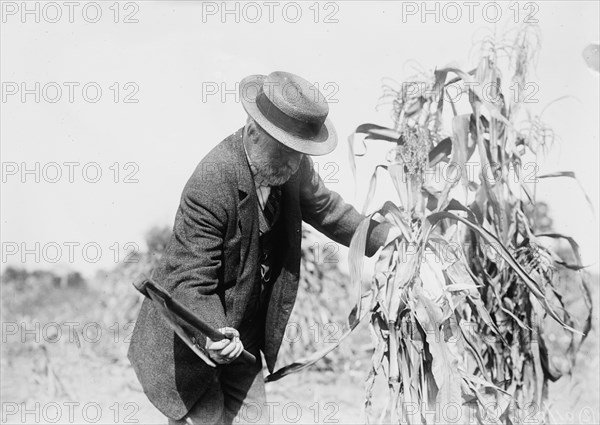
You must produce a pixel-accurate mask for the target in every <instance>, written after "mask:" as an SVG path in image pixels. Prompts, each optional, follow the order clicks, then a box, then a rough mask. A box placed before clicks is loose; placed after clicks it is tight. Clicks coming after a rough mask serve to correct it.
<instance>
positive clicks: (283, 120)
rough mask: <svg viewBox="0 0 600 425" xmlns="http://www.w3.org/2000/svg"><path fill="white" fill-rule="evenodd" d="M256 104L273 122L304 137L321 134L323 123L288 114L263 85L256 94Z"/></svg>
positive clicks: (289, 131)
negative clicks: (302, 119)
mask: <svg viewBox="0 0 600 425" xmlns="http://www.w3.org/2000/svg"><path fill="white" fill-rule="evenodd" d="M256 106H258V109H259V110H260V112H261V113H262V114H263V115H264V116H265V118H267V119H268V120H269V121H270V122H271V123H272V124H274V125H276V126H277V127H279V128H280V129H282V130H284V131H286V132H288V133H290V134H293V135H294V136H297V137H301V138H303V139H312V138H314V137H316V136H317V135H318V134H319V131H320V130H321V126H322V125H323V123H319V122H305V121H301V120H299V119H296V118H294V117H291V116H289V115H287V114H286V113H285V112H283V111H282V110H281V109H279V108H278V107H277V106H276V105H275V104H274V103H273V102H271V99H269V98H268V97H267V95H266V94H265V93H264V91H263V89H262V87H261V88H260V91H259V93H258V95H257V96H256Z"/></svg>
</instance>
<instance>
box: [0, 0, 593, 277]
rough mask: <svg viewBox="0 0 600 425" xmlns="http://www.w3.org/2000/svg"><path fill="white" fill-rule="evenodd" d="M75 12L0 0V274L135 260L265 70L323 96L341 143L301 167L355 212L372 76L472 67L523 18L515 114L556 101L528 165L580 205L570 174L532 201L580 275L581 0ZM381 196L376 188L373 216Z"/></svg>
mask: <svg viewBox="0 0 600 425" xmlns="http://www.w3.org/2000/svg"><path fill="white" fill-rule="evenodd" d="M91 3H93V2H77V3H76V7H75V8H74V9H73V10H69V9H68V7H67V6H65V5H64V4H63V2H55V3H54V4H55V5H57V6H54V5H52V6H47V5H45V3H40V2H30V3H28V5H29V6H28V7H30V8H31V10H32V11H31V12H30V13H25V14H24V13H23V10H22V5H23V4H24V3H21V2H3V3H2V21H1V22H0V26H1V28H0V38H1V40H0V77H1V78H0V79H1V81H2V99H1V102H0V108H1V109H0V119H1V123H0V140H1V149H0V155H1V161H2V191H1V203H2V205H1V210H0V215H1V239H2V256H3V258H2V263H3V266H5V265H6V264H12V265H17V266H26V267H28V268H56V267H59V268H60V267H62V268H72V269H76V270H80V271H83V272H84V273H85V274H91V273H93V272H95V271H96V270H98V269H100V268H109V267H112V266H113V265H114V264H115V262H118V261H123V259H125V258H126V255H127V254H128V253H129V252H131V251H132V250H137V249H140V250H143V249H144V248H145V243H144V234H145V232H146V231H147V230H148V229H149V228H150V227H152V226H165V225H168V226H171V225H172V223H173V219H174V217H175V213H176V210H177V205H178V202H179V197H180V195H181V190H182V189H183V186H184V184H185V182H186V181H187V179H188V178H189V176H190V175H191V173H192V171H193V170H194V168H195V166H196V164H197V163H198V162H199V160H200V159H201V158H202V157H203V156H204V155H205V154H206V153H207V152H208V151H209V150H210V149H211V148H212V147H214V146H215V145H216V144H217V143H219V142H220V141H221V140H222V139H224V138H225V137H226V136H228V135H229V134H231V133H233V132H234V131H236V130H237V129H238V128H240V127H242V126H243V125H244V122H245V118H246V115H245V112H244V110H243V108H242V106H241V104H240V102H239V97H237V96H236V94H235V93H236V91H237V90H236V87H237V86H236V83H237V82H238V81H240V80H241V79H242V78H244V77H245V76H247V75H251V74H268V73H270V72H272V71H275V70H285V71H290V72H293V73H295V74H298V75H300V76H302V77H304V78H305V79H307V80H309V81H311V82H314V83H315V84H316V85H317V87H319V89H320V90H321V92H322V93H323V94H324V95H325V97H326V98H327V99H328V100H329V107H330V114H329V117H330V118H331V120H332V121H333V123H334V125H335V126H336V129H337V132H338V134H339V136H340V140H339V144H338V148H337V149H336V150H335V151H334V152H333V153H331V154H329V155H326V156H325V157H319V158H314V161H315V163H316V164H318V167H319V168H318V169H319V171H320V173H321V176H322V177H323V178H324V179H325V180H326V183H327V185H328V186H329V187H330V188H331V189H333V190H335V191H337V192H339V193H340V194H341V195H342V196H343V197H344V199H346V200H347V201H348V202H350V203H352V204H354V205H355V206H356V207H357V208H358V209H359V210H360V209H361V208H362V203H363V201H364V198H365V194H366V190H367V184H368V179H369V176H370V175H371V172H372V169H373V166H374V165H375V164H376V163H377V162H378V161H380V160H381V158H382V155H384V154H385V151H386V149H388V147H386V146H383V145H382V146H379V147H378V148H376V149H373V150H372V151H370V153H369V154H368V155H367V156H366V157H364V158H360V159H358V162H357V164H358V175H359V178H358V181H357V185H356V187H355V185H354V184H353V181H352V175H351V172H350V167H349V163H348V147H347V142H346V139H347V136H348V135H349V134H351V133H352V131H353V130H354V129H355V128H356V127H357V126H358V125H359V124H362V123H365V122H373V123H378V124H381V125H388V126H391V125H392V121H391V119H390V110H389V107H386V106H381V107H380V108H376V106H377V104H378V101H379V97H380V95H381V93H382V88H381V85H382V79H384V78H391V79H394V80H395V81H402V79H403V78H407V77H409V76H411V75H412V74H414V72H415V69H423V70H429V71H431V70H433V69H435V68H436V67H437V68H440V67H443V66H446V65H448V64H452V65H455V66H458V67H460V68H464V69H471V67H473V66H474V65H475V60H476V58H477V49H476V48H474V45H475V42H476V41H477V40H480V39H481V38H482V37H483V36H485V35H490V34H494V33H496V34H498V35H501V34H504V33H505V32H506V31H508V30H510V29H511V28H514V27H515V26H516V25H517V24H516V22H523V20H525V19H527V17H528V16H529V19H537V20H538V21H539V23H538V24H539V27H540V31H541V35H542V48H541V51H540V52H539V58H538V63H537V66H536V68H535V69H534V70H532V73H531V76H530V80H531V81H533V82H535V83H536V84H537V85H536V90H535V93H534V94H532V96H533V97H532V99H534V100H537V101H538V102H537V103H528V104H527V105H526V107H527V108H529V109H530V110H531V112H532V114H533V115H536V114H540V112H541V111H542V110H543V109H544V106H546V105H548V104H549V103H550V102H551V101H553V100H554V99H557V98H560V97H563V96H568V97H566V98H565V99H564V100H561V101H559V102H556V103H554V104H552V106H550V107H548V109H546V110H545V111H544V114H543V116H542V119H543V121H544V122H546V123H548V124H550V125H551V126H552V128H553V130H554V133H555V135H557V141H556V143H555V145H554V149H553V150H552V151H551V152H550V153H548V154H547V155H545V156H544V157H543V158H540V159H539V166H540V169H539V172H540V173H544V172H552V171H564V170H572V171H574V172H575V173H576V175H577V176H578V179H579V180H580V182H581V184H582V186H583V188H584V189H585V191H586V192H587V193H588V195H589V196H590V199H591V202H592V204H593V207H594V211H595V212H594V211H592V210H591V209H590V208H589V207H588V206H587V203H586V201H585V198H584V197H583V195H582V192H581V191H580V189H579V188H578V186H577V185H576V184H575V182H574V181H572V180H570V179H563V180H561V181H559V180H555V181H552V182H551V181H550V180H547V181H542V182H540V183H539V185H538V199H541V200H544V201H546V202H548V204H549V205H550V210H551V215H552V217H553V219H554V225H555V227H556V230H557V231H560V232H562V233H565V234H569V235H572V236H574V237H575V238H576V239H577V240H579V241H580V243H581V249H582V255H583V258H584V262H585V263H587V264H592V268H593V269H595V270H597V267H598V266H597V262H598V240H599V238H598V229H599V228H598V225H599V223H598V213H597V211H598V207H599V205H598V192H599V190H598V188H599V187H598V186H599V174H598V159H599V151H598V144H599V140H598V117H599V116H600V114H599V95H598V93H599V87H598V73H597V72H596V73H595V72H593V71H591V70H590V69H588V68H587V67H586V64H585V62H584V61H583V59H582V54H581V52H582V50H583V49H584V48H585V47H586V46H587V45H588V44H590V43H598V39H599V29H598V15H599V10H598V2H595V1H590V2H573V1H569V2H566V1H565V2H555V1H550V2H528V3H527V2H522V3H513V2H510V3H508V2H506V3H502V4H501V5H500V6H499V7H500V9H499V10H500V11H501V16H500V20H499V21H498V22H497V23H492V22H491V21H493V20H495V16H496V15H495V13H496V11H497V8H496V6H497V5H498V3H494V4H492V5H490V3H493V2H478V3H477V6H476V7H475V8H474V9H473V10H471V12H472V15H471V16H469V9H468V7H467V6H465V5H464V2H453V4H452V5H449V3H439V6H437V7H438V8H439V9H438V10H439V13H438V14H436V12H435V9H431V10H434V12H432V13H429V14H423V13H422V12H423V10H422V9H421V5H422V3H421V2H373V1H370V2H361V1H341V2H322V3H313V2H275V3H274V5H275V6H269V5H268V2H251V3H250V4H249V3H236V2H231V3H229V4H228V6H227V7H229V8H230V9H228V10H229V13H223V12H224V9H223V8H224V7H225V6H223V3H221V2H191V1H179V2H177V1H169V2H160V1H142V2H124V3H113V2H107V3H102V2H101V3H99V4H98V6H97V5H96V4H95V3H94V4H91ZM236 4H237V6H236ZM432 4H435V2H434V3H430V4H429V5H430V7H432V8H434V7H435V5H432ZM35 5H37V6H35ZM115 5H117V6H118V7H115ZM511 5H512V6H511ZM35 7H38V10H39V19H38V20H39V22H36V19H37V18H38V17H37V16H36V10H35ZM236 7H237V10H236V9H235V8H236ZM269 7H273V8H272V9H269ZM511 7H512V8H511ZM98 8H99V9H100V10H101V14H100V15H98V14H97V12H98ZM298 11H300V14H298ZM457 11H458V12H460V15H458V14H457ZM70 12H71V16H69V13H70ZM117 12H118V13H117ZM258 12H260V15H259V14H258ZM269 12H271V13H272V15H271V16H269ZM517 12H518V13H517ZM71 21H72V22H71ZM115 21H116V22H115ZM136 21H137V22H136ZM236 21H238V22H236ZM253 21H254V22H253ZM271 21H272V22H271ZM294 21H296V22H294ZM315 21H316V22H315ZM436 21H437V22H436ZM450 21H456V22H450ZM36 84H39V86H36ZM23 90H25V91H27V90H29V92H28V93H29V94H25V95H23ZM25 93H27V92H25ZM36 96H39V99H36ZM70 97H71V98H70ZM36 100H39V101H36ZM26 170H29V172H27V171H26ZM24 171H25V172H24ZM391 196H392V193H391V191H390V186H389V185H385V184H383V185H382V186H381V187H380V188H379V189H378V191H377V194H376V197H375V199H374V201H373V206H376V205H380V204H382V203H383V202H384V201H385V200H386V199H390V198H391ZM391 199H394V198H393V197H392V198H391ZM341 252H344V251H343V250H342V251H341Z"/></svg>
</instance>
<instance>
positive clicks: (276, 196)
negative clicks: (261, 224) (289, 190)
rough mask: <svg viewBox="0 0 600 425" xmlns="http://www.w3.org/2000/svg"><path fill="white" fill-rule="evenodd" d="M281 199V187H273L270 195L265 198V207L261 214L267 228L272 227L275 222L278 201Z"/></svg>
mask: <svg viewBox="0 0 600 425" xmlns="http://www.w3.org/2000/svg"><path fill="white" fill-rule="evenodd" d="M280 199H281V187H279V186H273V187H271V193H270V194H269V197H268V198H267V202H265V207H264V209H263V214H264V215H265V219H266V221H267V224H268V225H269V227H271V226H273V223H275V220H276V219H277V217H278V215H279V200H280Z"/></svg>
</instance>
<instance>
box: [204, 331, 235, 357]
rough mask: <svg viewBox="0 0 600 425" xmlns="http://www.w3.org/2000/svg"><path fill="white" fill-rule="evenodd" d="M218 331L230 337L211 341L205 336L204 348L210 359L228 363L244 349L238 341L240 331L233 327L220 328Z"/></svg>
mask: <svg viewBox="0 0 600 425" xmlns="http://www.w3.org/2000/svg"><path fill="white" fill-rule="evenodd" d="M219 332H221V333H223V334H225V335H226V336H228V337H232V338H231V339H228V338H225V339H222V340H221V341H216V342H215V341H213V340H211V339H210V338H206V349H207V350H208V355H209V356H210V358H211V359H213V360H214V361H215V363H218V364H228V363H231V362H232V361H234V360H235V359H236V358H238V356H239V355H240V354H242V351H244V345H243V344H242V341H240V333H239V332H238V331H237V330H236V329H234V328H221V329H219Z"/></svg>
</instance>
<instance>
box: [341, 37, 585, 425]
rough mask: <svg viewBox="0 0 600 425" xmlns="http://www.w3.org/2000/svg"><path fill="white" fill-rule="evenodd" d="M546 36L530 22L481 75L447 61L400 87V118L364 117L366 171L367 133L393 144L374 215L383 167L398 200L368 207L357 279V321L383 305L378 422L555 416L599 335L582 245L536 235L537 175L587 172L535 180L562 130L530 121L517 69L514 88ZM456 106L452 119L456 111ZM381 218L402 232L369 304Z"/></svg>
mask: <svg viewBox="0 0 600 425" xmlns="http://www.w3.org/2000/svg"><path fill="white" fill-rule="evenodd" d="M538 44H539V36H538V33H537V30H536V28H535V27H531V26H526V27H523V28H522V29H521V30H519V31H518V32H517V34H516V36H515V40H514V44H513V45H504V46H503V47H500V46H498V45H496V44H494V42H493V40H489V39H488V40H485V42H484V43H483V44H482V53H481V57H480V60H479V63H478V64H477V67H476V68H474V69H472V70H468V71H464V70H461V69H458V68H454V67H446V68H442V69H437V70H436V71H435V72H433V74H432V75H430V76H429V77H428V76H423V78H421V79H419V78H413V79H411V80H408V81H407V82H405V83H403V84H402V85H401V87H400V88H399V89H397V90H396V89H393V88H392V87H391V86H386V87H385V89H386V92H385V93H384V96H387V97H391V98H392V104H393V114H394V115H393V117H394V126H393V127H392V128H386V127H382V126H379V125H375V124H363V125H361V126H359V127H358V128H357V130H356V132H355V134H353V135H352V136H351V137H350V138H349V142H350V152H351V160H352V167H353V170H354V171H355V170H356V168H355V165H354V156H355V155H354V145H355V141H356V140H355V139H357V138H359V137H360V136H362V137H360V139H361V141H362V143H363V146H365V147H366V144H367V143H371V142H372V141H384V142H388V143H391V144H392V149H391V151H390V154H389V156H388V158H387V159H386V161H385V163H382V164H380V165H378V166H377V168H376V169H375V172H374V173H373V176H372V178H371V184H370V187H369V193H368V195H367V200H366V202H365V206H364V210H363V212H367V211H369V204H370V203H371V201H372V199H373V196H374V192H375V190H376V187H377V179H378V171H380V170H384V171H386V172H387V174H388V175H389V177H390V178H391V181H392V183H393V185H394V188H395V190H396V194H397V202H396V203H394V202H392V201H387V202H385V204H384V205H383V207H382V208H380V209H378V210H377V211H375V212H373V213H371V214H369V215H368V217H367V219H366V220H365V222H364V223H363V225H361V227H359V230H358V231H357V232H356V234H355V236H354V238H353V240H352V243H351V245H350V264H351V270H350V271H351V279H352V282H353V283H354V285H355V287H356V288H359V289H358V296H359V302H357V304H356V307H355V311H354V312H353V314H352V315H351V317H352V318H353V320H354V321H356V320H358V319H357V318H360V317H361V316H364V315H365V313H367V312H368V313H369V315H370V325H371V333H372V336H373V342H374V346H375V348H374V353H373V357H372V366H371V370H370V372H369V375H368V378H367V385H366V387H367V391H366V408H367V418H368V419H369V420H371V421H373V422H375V423H383V422H386V423H387V422H391V423H408V424H424V423H438V422H440V423H445V422H449V421H450V417H452V418H453V419H454V418H456V417H457V415H460V416H459V417H460V418H461V419H459V420H458V422H455V423H463V422H466V421H472V420H476V421H477V422H480V423H515V422H520V420H522V419H523V418H522V416H523V414H524V412H528V413H530V412H532V411H533V412H534V413H535V416H536V418H537V420H538V421H539V422H545V421H546V420H547V418H548V416H547V414H548V410H547V408H548V406H547V403H546V401H547V397H548V383H549V381H556V380H557V379H559V378H560V377H561V376H562V375H564V374H565V373H567V374H568V373H569V372H570V370H571V368H572V366H573V365H574V363H575V354H576V353H577V351H578V349H579V347H580V346H581V344H582V343H583V341H584V340H585V336H586V335H587V333H588V331H589V330H590V327H591V309H592V304H591V296H590V291H589V288H588V286H587V281H586V275H585V273H584V271H583V268H584V267H583V264H582V263H581V259H580V256H579V251H578V246H577V243H576V242H575V241H574V240H573V239H572V238H569V237H567V236H564V235H561V234H556V233H546V234H536V233H535V232H534V229H535V223H533V222H532V220H531V218H530V217H529V216H528V214H527V208H528V207H529V206H530V205H531V204H535V202H536V199H535V182H536V181H537V179H540V178H551V177H570V178H575V176H574V174H572V173H570V172H559V173H554V174H551V175H546V176H536V177H537V179H536V180H535V182H534V183H533V186H532V185H530V184H529V182H528V181H527V180H526V179H524V178H523V174H524V172H525V171H527V169H526V167H525V165H526V160H527V159H528V158H529V159H533V160H534V161H535V160H537V155H538V152H539V151H540V149H539V148H540V146H543V147H547V146H548V143H547V142H548V130H547V129H546V127H543V126H542V125H541V124H540V123H541V120H540V117H533V118H531V116H529V115H528V117H529V120H528V123H529V125H528V126H527V127H526V129H525V130H523V129H519V128H518V127H517V123H519V122H521V121H519V120H520V119H521V117H522V115H523V114H524V113H527V112H522V110H521V109H522V106H523V105H522V99H519V98H518V96H517V95H516V94H515V93H513V94H512V95H508V94H505V93H506V86H507V83H506V82H504V81H503V74H504V73H503V70H505V69H504V68H507V69H508V71H509V72H512V77H511V79H510V80H508V83H513V84H515V83H516V87H519V85H521V86H522V85H523V83H524V82H526V81H527V71H528V66H529V65H531V63H532V62H533V61H534V60H535V57H534V55H535V52H536V51H537V50H538ZM503 61H504V62H506V67H502V66H501V63H502V62H503ZM457 86H458V87H460V90H462V93H463V94H465V95H467V96H464V98H467V99H468V102H463V103H464V104H465V105H466V108H467V109H466V112H465V113H460V114H459V113H458V108H459V107H460V106H461V105H457V104H455V103H454V102H452V101H450V102H448V99H449V97H450V96H449V93H448V90H449V89H450V87H452V88H453V89H454V90H455V89H456V87H457ZM513 87H515V86H513ZM484 90H488V92H485V91H484ZM517 94H518V93H517ZM447 103H449V104H450V105H451V111H450V112H451V114H448V113H444V112H445V111H444V106H445V104H447ZM465 105H462V106H465ZM467 165H469V166H467ZM443 167H446V171H448V170H449V168H448V167H453V168H454V169H455V170H459V171H460V172H461V174H460V176H459V177H457V178H451V179H450V178H447V179H445V180H444V181H442V182H441V184H440V182H439V181H435V179H431V176H439V175H445V176H448V173H447V172H445V173H444V172H443V170H444V168H443ZM469 170H476V174H475V175H472V173H469V172H467V171H469ZM372 218H376V219H378V220H380V221H385V222H387V223H389V224H390V225H391V226H392V227H393V229H394V231H395V234H397V235H398V236H397V237H396V238H395V239H393V240H392V241H391V242H389V243H388V244H387V245H386V246H385V247H383V249H382V251H381V254H380V257H379V260H378V261H377V264H376V266H375V273H374V277H373V279H372V283H371V296H370V298H369V302H368V304H367V305H365V302H364V299H365V296H364V294H362V293H361V292H360V287H361V282H360V280H361V274H362V258H363V257H362V252H364V245H365V241H366V228H367V226H368V220H370V219H372ZM550 238H553V239H565V240H566V241H568V242H569V244H570V246H571V248H572V251H573V254H574V258H576V262H575V263H569V262H568V261H567V260H565V259H563V258H561V257H560V256H559V254H558V253H557V252H554V251H553V250H552V248H551V247H549V246H548V244H547V241H548V240H549V239H550ZM560 268H567V269H570V270H574V271H575V272H577V273H578V274H579V275H580V276H579V277H577V278H574V279H573V280H572V282H570V284H571V286H572V287H570V288H568V290H569V291H573V290H580V291H581V294H582V296H583V297H584V299H585V302H586V306H587V308H588V311H587V313H588V314H587V317H586V318H585V320H584V321H583V323H579V322H578V321H577V320H576V319H575V318H574V317H573V315H572V314H570V312H569V311H567V308H566V307H565V305H564V303H563V300H562V294H561V292H560V290H559V286H558V283H557V278H556V275H557V273H556V271H557V270H558V269H560ZM361 301H362V302H361ZM364 309H367V311H363V310H364ZM549 321H554V322H556V323H558V324H559V325H560V326H561V328H562V329H563V330H564V332H566V333H567V335H568V336H569V341H570V342H569V345H568V347H567V348H566V349H565V351H564V352H563V353H562V354H563V355H564V356H566V358H567V360H568V362H567V363H568V365H569V367H568V368H565V367H563V368H562V369H559V368H558V367H556V366H555V364H554V363H553V362H552V358H551V355H550V353H549V343H548V341H547V340H546V333H545V330H546V328H547V325H548V322H549ZM382 376H383V377H384V378H385V380H386V382H387V386H388V389H389V403H388V404H387V406H386V407H385V408H384V409H383V410H382V411H381V412H378V413H376V412H373V406H372V397H373V388H374V384H375V381H376V380H377V378H378V377H382ZM526 409H528V410H526ZM432 412H434V413H433V414H432Z"/></svg>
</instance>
